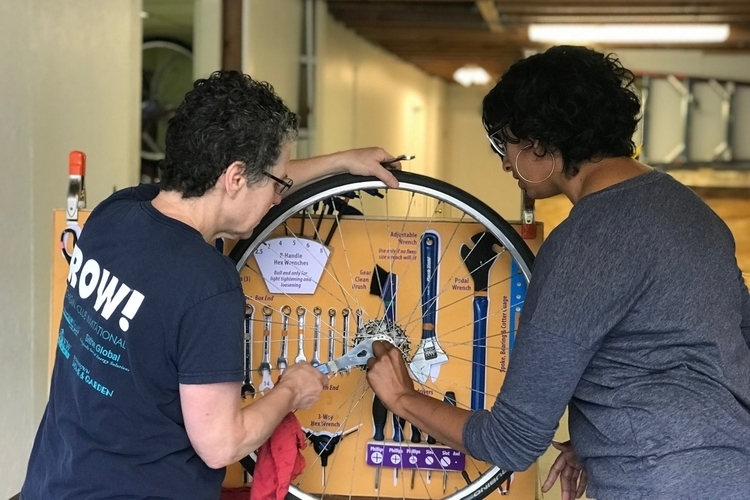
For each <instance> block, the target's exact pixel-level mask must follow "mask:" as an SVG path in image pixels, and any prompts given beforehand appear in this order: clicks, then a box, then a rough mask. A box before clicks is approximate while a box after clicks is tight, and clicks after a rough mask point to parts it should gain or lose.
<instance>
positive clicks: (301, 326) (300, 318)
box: [294, 306, 307, 363]
mask: <svg viewBox="0 0 750 500" xmlns="http://www.w3.org/2000/svg"><path fill="white" fill-rule="evenodd" d="M305 312H306V311H305V308H304V307H302V306H297V357H296V358H294V362H295V363H302V362H303V361H307V358H306V357H305Z"/></svg>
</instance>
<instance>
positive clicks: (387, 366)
mask: <svg viewBox="0 0 750 500" xmlns="http://www.w3.org/2000/svg"><path fill="white" fill-rule="evenodd" d="M372 350H373V354H374V355H375V358H372V359H370V360H369V361H368V363H367V365H368V368H369V369H368V371H367V381H368V383H369V384H370V386H371V387H372V388H373V390H374V391H375V393H376V394H377V395H378V396H379V397H380V400H381V401H382V402H383V404H384V405H385V406H386V407H387V408H388V409H389V410H390V411H392V412H393V413H395V414H396V415H398V416H399V417H402V418H405V419H406V421H407V422H410V423H412V424H414V425H415V426H416V427H418V428H419V429H420V430H421V431H423V432H425V433H427V434H429V435H430V436H432V437H434V438H435V439H437V440H438V441H440V442H441V443H443V444H445V445H447V446H450V447H451V448H453V449H454V450H459V451H462V452H464V453H466V447H465V446H464V442H463V429H464V426H465V425H466V421H467V420H468V419H469V417H470V416H471V412H470V411H467V410H463V409H461V408H458V407H455V406H452V405H447V404H445V403H443V402H442V401H441V400H439V399H435V398H432V397H430V396H426V395H424V394H422V393H420V392H417V391H415V390H414V382H413V381H412V379H411V377H410V376H409V372H408V369H407V368H406V365H405V364H404V361H403V359H402V357H401V353H400V352H399V350H398V349H397V348H396V347H394V346H393V345H392V344H389V343H387V342H375V343H374V344H373V346H372Z"/></svg>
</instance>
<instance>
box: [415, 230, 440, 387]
mask: <svg viewBox="0 0 750 500" xmlns="http://www.w3.org/2000/svg"><path fill="white" fill-rule="evenodd" d="M419 245H420V250H421V252H420V253H421V276H422V341H421V342H420V344H419V348H418V349H417V352H416V354H415V355H414V358H413V359H412V362H411V363H410V367H411V371H412V373H413V374H414V377H415V378H416V379H417V381H418V382H419V383H420V384H424V383H425V382H427V378H428V377H431V378H432V381H433V382H434V381H435V379H437V376H438V374H439V373H440V365H442V364H443V363H446V362H447V361H448V356H447V355H446V354H445V351H444V350H443V348H442V347H440V344H439V343H438V340H437V334H436V333H435V322H436V318H437V288H438V286H437V285H438V276H437V263H438V256H439V254H440V238H439V236H438V234H437V233H436V232H435V231H425V233H424V234H423V235H422V240H421V242H420V244H419Z"/></svg>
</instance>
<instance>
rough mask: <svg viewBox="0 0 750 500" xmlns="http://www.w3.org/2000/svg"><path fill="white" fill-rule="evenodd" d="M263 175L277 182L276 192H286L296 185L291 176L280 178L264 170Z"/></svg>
mask: <svg viewBox="0 0 750 500" xmlns="http://www.w3.org/2000/svg"><path fill="white" fill-rule="evenodd" d="M263 175H265V176H266V177H268V178H269V179H271V180H272V181H273V182H275V183H276V194H284V193H285V192H286V191H287V190H288V189H291V187H292V186H293V185H294V181H293V180H292V179H290V178H289V177H284V178H283V179H279V178H278V177H276V176H275V175H273V174H269V173H268V172H263Z"/></svg>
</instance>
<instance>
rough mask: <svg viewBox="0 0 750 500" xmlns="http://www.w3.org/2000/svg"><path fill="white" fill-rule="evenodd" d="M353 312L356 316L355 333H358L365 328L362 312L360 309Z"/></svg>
mask: <svg viewBox="0 0 750 500" xmlns="http://www.w3.org/2000/svg"><path fill="white" fill-rule="evenodd" d="M355 314H356V316H357V333H360V332H362V330H364V329H365V318H364V313H363V312H362V309H357V311H356V313H355Z"/></svg>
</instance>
